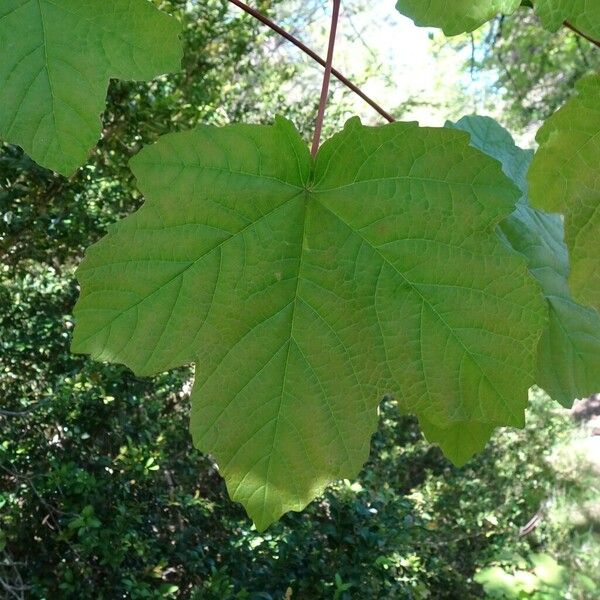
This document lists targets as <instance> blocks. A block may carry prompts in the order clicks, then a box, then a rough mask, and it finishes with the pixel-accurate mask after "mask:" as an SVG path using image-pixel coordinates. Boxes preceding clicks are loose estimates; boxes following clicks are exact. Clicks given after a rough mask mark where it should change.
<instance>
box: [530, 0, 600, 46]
mask: <svg viewBox="0 0 600 600" xmlns="http://www.w3.org/2000/svg"><path fill="white" fill-rule="evenodd" d="M535 11H536V13H537V14H538V16H539V17H540V20H541V21H542V23H543V24H544V26H545V27H546V28H547V29H549V30H550V31H557V30H559V29H560V28H561V27H562V25H563V23H564V21H569V22H570V23H571V24H572V25H574V26H575V27H576V28H577V29H579V30H580V31H582V32H583V33H585V34H587V35H589V36H590V37H592V38H594V39H596V40H600V2H598V1H597V0H535Z"/></svg>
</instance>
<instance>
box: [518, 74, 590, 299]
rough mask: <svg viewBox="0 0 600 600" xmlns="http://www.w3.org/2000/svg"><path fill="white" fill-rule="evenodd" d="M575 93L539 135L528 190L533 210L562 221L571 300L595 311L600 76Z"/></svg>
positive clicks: (582, 82)
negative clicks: (561, 217) (555, 215)
mask: <svg viewBox="0 0 600 600" xmlns="http://www.w3.org/2000/svg"><path fill="white" fill-rule="evenodd" d="M577 90H578V95H577V96H576V97H574V98H572V99H571V100H569V101H568V102H567V103H566V104H565V105H564V106H563V107H562V108H561V109H560V110H559V111H558V112H556V113H555V114H554V115H553V116H552V117H550V118H549V119H548V120H547V121H546V123H544V125H543V126H542V128H541V129H540V131H539V132H538V136H537V140H538V142H539V144H540V148H539V150H538V151H537V153H536V155H535V157H534V159H533V163H532V165H531V169H530V173H529V185H530V193H531V201H532V204H533V205H534V206H538V207H539V208H542V209H545V210H549V211H553V212H560V213H562V214H563V215H564V219H565V237H566V242H567V246H568V248H569V254H570V259H571V277H570V285H571V289H572V290H573V294H574V296H575V298H576V299H578V300H580V301H581V302H583V303H585V304H589V305H591V306H593V307H595V308H596V309H600V269H599V268H598V265H599V264H600V244H599V243H598V240H599V239H600V176H599V173H600V169H599V165H600V76H598V75H592V76H589V77H587V78H584V79H583V80H581V81H580V82H579V83H578V84H577Z"/></svg>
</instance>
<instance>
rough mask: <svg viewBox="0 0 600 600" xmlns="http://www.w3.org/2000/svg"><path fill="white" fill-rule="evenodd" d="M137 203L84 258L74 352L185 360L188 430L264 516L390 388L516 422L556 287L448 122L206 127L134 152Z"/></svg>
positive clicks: (131, 361) (330, 469)
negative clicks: (506, 237)
mask: <svg viewBox="0 0 600 600" xmlns="http://www.w3.org/2000/svg"><path fill="white" fill-rule="evenodd" d="M132 168H133V171H134V173H135V175H136V176H137V178H138V182H139V185H140V188H141V190H142V191H143V193H144V195H145V197H146V203H145V204H144V206H143V207H142V208H141V209H140V210H139V211H138V212H137V213H135V214H133V215H132V216H130V217H128V218H126V219H125V220H123V221H121V222H120V223H118V224H116V225H115V226H113V227H112V228H111V230H110V232H109V234H108V236H107V237H105V238H104V239H103V240H101V241H100V242H99V243H98V244H96V245H94V246H92V247H91V248H90V249H89V250H88V252H87V256H86V258H85V260H84V261H83V263H82V265H81V266H80V268H79V270H78V279H79V281H80V283H81V287H82V292H81V298H80V300H79V302H78V304H77V306H76V309H75V315H76V320H77V326H76V330H75V338H74V342H73V348H74V350H75V351H76V352H87V353H90V354H92V355H93V356H94V357H96V358H97V359H99V360H109V361H115V362H122V363H125V364H126V365H128V366H129V367H131V368H132V369H133V370H134V371H135V372H136V373H138V374H140V375H146V374H151V373H156V372H159V371H162V370H165V369H169V368H171V367H175V366H177V365H183V364H186V363H189V362H192V361H194V362H195V363H196V381H195V385H194V390H193V393H192V424H191V430H192V434H193V437H194V441H195V443H196V445H197V446H198V448H200V449H201V450H203V451H205V452H210V453H212V454H213V455H214V456H215V457H216V460H217V462H218V464H219V468H220V470H221V473H222V474H223V475H224V477H225V479H226V481H227V485H228V488H229V491H230V494H231V496H232V497H233V498H234V499H235V500H238V501H240V502H242V503H243V504H244V505H245V507H246V509H247V511H248V513H249V514H250V516H251V517H252V518H253V519H254V521H255V523H256V525H257V527H259V528H261V529H262V528H264V527H266V526H267V525H268V524H269V523H271V522H272V521H273V520H275V519H277V518H278V517H279V516H280V515H281V514H282V513H283V512H285V511H287V510H290V509H296V510H297V509H301V508H302V507H303V506H304V505H305V504H306V503H307V502H309V501H310V500H311V499H312V498H313V497H314V496H315V495H316V494H318V493H319V492H320V491H321V490H322V489H323V487H324V486H325V485H326V484H327V482H329V481H331V480H334V479H336V478H340V477H348V478H351V477H354V476H355V475H356V473H357V471H358V470H359V468H360V467H361V465H362V464H363V462H364V460H365V459H366V458H367V455H368V452H369V441H370V436H371V434H372V432H373V431H374V429H375V427H376V422H377V411H376V407H377V404H378V400H379V399H380V398H381V397H382V396H383V395H384V394H385V393H387V392H394V393H395V394H396V396H397V398H398V401H399V403H400V406H401V407H402V409H403V410H405V411H414V412H417V413H418V414H419V416H420V417H421V418H422V419H425V420H427V422H428V423H430V424H431V426H432V427H444V426H447V425H448V424H451V423H453V422H456V421H461V420H469V419H473V420H479V421H481V422H483V423H487V424H489V425H499V424H514V425H520V424H522V422H523V411H524V408H525V406H526V404H527V390H528V388H529V386H530V385H531V384H532V383H533V381H534V374H533V368H534V352H535V347H536V345H537V342H538V339H539V335H540V332H541V328H542V326H543V313H544V310H545V309H544V304H543V301H542V297H541V295H540V294H539V288H538V287H537V286H536V284H535V283H534V281H533V279H532V278H531V277H530V276H529V275H528V273H527V269H526V265H525V261H524V260H523V259H522V258H521V257H519V256H518V255H517V254H516V253H514V252H512V251H510V250H508V249H507V248H506V247H505V246H504V245H503V244H502V242H500V240H499V239H498V237H497V235H496V234H495V227H496V225H497V223H498V222H499V221H500V220H501V219H502V218H504V217H505V216H506V215H508V214H509V213H510V212H511V211H512V210H513V209H514V203H515V201H516V200H517V198H518V196H519V192H518V190H517V189H516V188H515V187H514V186H513V184H511V183H510V181H509V180H508V179H507V178H506V177H505V176H504V175H503V174H502V172H501V169H500V166H499V165H498V163H497V162H496V161H493V160H492V159H490V158H488V157H486V156H485V155H484V154H482V153H480V152H479V151H477V150H475V149H472V148H470V147H469V145H468V136H467V135H466V134H464V133H462V132H457V131H451V130H449V129H430V128H419V127H418V126H417V125H416V124H414V123H397V124H392V125H388V126H385V127H380V128H370V127H364V126H362V125H361V124H360V121H359V120H358V119H353V120H351V121H349V122H348V124H347V125H346V127H345V128H344V130H343V131H342V132H341V133H339V134H337V135H335V136H334V137H333V138H332V139H331V140H329V141H328V142H326V143H325V144H324V145H323V147H322V148H321V150H320V151H319V154H318V156H317V158H316V161H314V162H313V161H312V159H311V157H310V154H309V152H308V148H307V147H306V145H305V144H304V143H303V142H302V140H301V139H300V137H299V135H298V133H297V132H296V130H295V129H294V127H293V126H292V125H291V124H290V123H288V122H287V121H284V120H282V119H280V120H278V121H277V122H276V124H275V125H274V126H248V125H235V126H229V127H224V128H221V129H219V128H213V127H201V128H199V129H198V130H196V131H193V132H188V133H179V134H173V135H168V136H165V137H164V138H162V139H161V140H160V141H159V142H158V143H157V144H156V145H154V146H152V147H151V148H147V149H145V150H143V151H142V152H141V153H140V155H139V156H137V157H136V158H134V159H133V161H132Z"/></svg>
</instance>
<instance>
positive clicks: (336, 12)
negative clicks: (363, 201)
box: [310, 0, 341, 158]
mask: <svg viewBox="0 0 600 600" xmlns="http://www.w3.org/2000/svg"><path fill="white" fill-rule="evenodd" d="M340 1H341V0H333V13H332V15H331V28H330V30H329V46H328V48H327V64H326V65H325V73H323V86H322V87H321V98H320V100H319V112H318V113H317V122H316V124H315V135H314V137H313V142H312V149H311V151H310V153H311V154H312V156H313V158H314V157H315V156H317V152H318V151H319V145H320V143H321V131H322V130H323V119H324V118H325V107H326V106H327V98H328V97H329V82H330V81H331V69H332V64H333V50H334V48H335V36H336V33H337V25H338V18H339V16H340Z"/></svg>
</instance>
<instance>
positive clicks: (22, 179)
mask: <svg viewBox="0 0 600 600" xmlns="http://www.w3.org/2000/svg"><path fill="white" fill-rule="evenodd" d="M157 4H162V5H164V6H166V7H167V8H168V10H169V11H175V12H179V14H180V15H181V16H182V17H183V18H184V19H185V23H186V59H185V65H184V67H185V68H184V71H183V72H182V73H181V74H177V75H173V76H170V77H165V78H161V79H159V80H156V81H155V82H153V83H150V84H133V83H122V82H119V83H114V82H113V84H112V85H111V88H110V91H109V106H108V111H107V113H106V115H105V117H104V119H105V120H104V129H105V131H104V139H103V142H102V143H101V144H100V146H99V147H98V149H97V151H96V152H95V153H94V155H93V156H92V157H91V159H90V161H89V163H88V165H87V166H86V167H85V168H83V169H82V170H81V171H80V172H79V174H78V175H77V176H76V177H75V178H74V179H73V180H70V181H67V180H66V179H64V178H61V177H58V176H55V175H53V174H52V173H50V172H48V171H45V170H43V169H40V168H39V167H37V166H36V165H35V164H33V163H32V162H31V161H30V160H29V159H27V158H26V157H24V156H23V154H22V153H21V152H20V151H19V150H18V149H17V148H14V147H10V146H4V147H3V148H2V150H1V152H0V181H1V182H2V183H1V187H0V264H1V265H2V266H1V267H0V269H1V272H0V276H1V280H0V314H1V315H2V317H1V318H0V394H1V397H2V408H1V409H0V428H1V429H0V430H1V432H2V436H1V438H0V588H2V591H0V597H3V596H2V594H4V596H6V597H7V598H8V597H18V598H21V597H27V598H48V599H52V598H66V599H68V598H73V599H75V598H77V599H79V598H98V599H101V598H106V599H112V598H134V599H137V598H165V597H167V598H168V597H177V598H195V599H204V598H207V599H212V598H214V599H222V598H242V599H244V598H256V599H259V598H262V599H269V598H284V597H287V598H290V597H292V598H306V599H313V598H336V599H341V598H390V599H391V598H394V599H397V598H400V599H402V598H407V599H408V598H477V597H494V596H496V597H508V598H521V597H532V598H574V599H579V598H595V597H597V596H598V593H599V592H598V590H599V589H600V579H599V575H598V573H597V572H596V569H595V567H596V566H597V564H598V562H599V561H600V543H599V541H598V533H597V532H598V524H599V523H600V515H599V514H598V507H597V500H595V496H597V494H598V492H599V491H600V490H599V489H598V483H597V476H594V471H593V470H592V467H593V465H592V466H588V467H586V466H582V464H581V462H579V461H577V460H574V459H573V458H571V457H572V456H573V455H574V444H575V445H576V446H577V444H579V445H581V444H583V443H584V442H585V438H581V437H580V433H579V430H578V429H577V428H576V426H575V425H574V424H573V423H572V421H571V419H570V417H569V416H567V415H566V414H565V413H564V412H562V411H555V410H552V411H551V410H550V409H549V408H548V403H547V402H545V399H544V397H543V396H541V395H539V394H537V395H535V397H534V400H533V410H532V411H531V414H530V417H529V421H528V425H527V428H526V429H525V430H524V431H522V432H501V433H499V434H498V435H496V436H495V437H494V439H493V441H492V443H491V444H490V445H489V446H488V449H487V450H486V452H484V453H483V454H482V455H480V456H479V457H478V458H477V459H476V460H474V461H472V462H471V463H469V464H468V465H467V466H466V467H464V468H463V469H454V468H452V467H450V466H449V463H448V462H447V461H446V460H444V459H443V458H442V456H441V454H440V452H439V451H438V450H437V449H436V448H432V447H430V446H429V445H427V444H426V443H425V442H424V441H423V440H422V438H421V434H420V433H419V430H418V427H417V426H416V424H415V422H414V421H413V420H412V419H408V418H400V417H399V416H398V415H397V414H396V411H395V407H394V405H393V403H392V402H391V401H386V402H384V404H383V408H382V413H381V427H380V430H379V433H378V434H377V435H376V436H375V438H374V439H373V452H372V459H371V461H370V462H369V463H368V464H367V465H366V466H365V468H364V469H363V471H362V473H361V476H360V478H359V480H358V481H357V482H354V483H350V482H340V483H339V484H337V485H335V486H333V487H332V488H331V489H330V490H329V491H328V492H327V493H326V494H325V496H324V497H322V498H321V499H319V500H318V501H315V502H314V503H313V504H312V505H311V506H310V508H309V509H308V510H307V511H306V512H304V513H302V514H291V515H288V516H286V517H285V518H284V519H283V521H282V522H281V523H279V524H277V525H276V526H274V527H273V528H272V529H270V530H269V532H268V533H267V534H263V535H260V536H259V535H258V534H257V533H256V531H255V530H253V529H251V528H250V526H249V522H248V520H247V519H246V517H245V515H244V513H243V511H242V510H241V508H239V507H238V506H236V505H233V504H232V503H230V502H229V500H228V499H227V497H226V493H225V489H224V486H223V483H222V481H221V479H220V477H219V476H218V473H217V472H216V470H215V468H214V465H213V464H212V463H211V461H210V459H209V458H208V457H205V456H202V455H200V454H199V453H198V452H197V451H195V450H194V449H193V448H192V447H191V443H190V439H189V434H188V403H187V398H188V394H189V387H190V386H189V382H190V378H191V376H192V373H191V372H190V371H189V370H186V369H181V370H178V371H175V372H171V373H169V374H165V375H162V376H159V377H157V378H154V379H152V380H149V379H144V380H142V379H137V378H135V377H133V376H132V375H131V373H129V372H128V371H127V370H126V369H124V368H120V367H117V366H111V365H102V364H97V363H94V362H92V361H88V360H87V359H85V358H83V357H78V356H73V355H71V354H70V353H69V350H68V345H69V340H70V329H71V327H72V322H71V319H70V316H69V314H70V311H71V309H72V306H73V304H74V301H75V297H76V291H77V290H76V287H75V284H74V281H73V278H72V273H73V269H74V266H75V265H76V263H77V261H78V260H79V259H80V258H81V255H82V252H83V249H84V248H85V247H86V246H88V245H89V244H90V243H92V242H93V241H95V240H96V239H98V238H99V237H100V236H101V235H103V233H104V232H105V229H106V226H107V225H108V224H109V223H111V222H113V221H114V220H116V219H117V218H120V217H121V216H124V215H125V214H129V213H130V212H131V211H132V210H134V208H136V207H137V205H138V204H139V202H140V197H139V194H138V192H137V191H136V190H135V187H134V182H133V181H132V178H131V175H130V172H129V170H128V168H127V166H126V163H127V160H128V158H129V157H130V156H131V155H133V154H135V153H136V152H137V151H138V149H139V148H140V146H141V145H142V144H147V143H149V142H151V141H152V140H154V139H155V138H156V137H157V136H159V135H161V134H163V133H165V132H166V131H168V130H174V129H175V130H176V129H188V128H190V127H192V126H193V125H194V124H195V123H198V122H209V123H216V124H222V123H227V122H230V121H235V120H240V119H241V118H242V117H243V118H244V120H246V121H255V122H259V121H264V122H268V121H270V120H271V117H272V115H273V114H274V113H275V112H276V111H282V110H283V109H284V108H285V114H286V116H289V117H291V118H292V119H293V120H294V121H295V122H296V123H297V124H298V126H299V127H300V129H301V130H302V131H304V132H309V131H310V129H311V126H312V124H311V120H312V118H313V116H314V108H315V107H314V105H312V104H311V102H306V101H305V99H304V101H303V102H295V103H292V104H291V106H290V103H289V101H288V100H286V98H285V97H284V96H283V93H282V92H281V90H282V89H283V88H285V87H286V85H289V83H290V82H291V81H293V78H294V76H295V74H296V73H297V70H298V68H299V67H298V65H296V64H294V63H285V64H284V63H279V62H274V63H272V65H271V66H272V68H270V69H269V70H266V69H260V68H257V65H260V64H264V62H265V61H268V60H269V57H268V56H265V52H267V49H268V48H269V44H267V45H265V46H264V48H265V49H263V50H261V48H262V47H263V46H261V43H260V42H261V40H262V39H263V35H265V34H264V30H262V29H259V28H258V27H257V26H256V25H255V24H254V23H252V22H251V21H249V20H248V19H246V18H244V17H242V16H239V15H238V14H237V13H229V12H227V11H226V2H224V1H221V0H207V1H205V2H201V3H187V2H184V1H177V0H170V1H169V2H157ZM278 4H279V3H278V2H270V1H265V2H263V3H262V8H263V9H265V10H266V9H269V8H271V9H272V10H275V11H277V10H278ZM296 18H297V21H298V27H301V26H302V19H305V20H310V18H311V13H310V10H307V11H306V12H305V13H303V14H300V15H298V16H297V17H296ZM522 18H523V17H522V15H520V14H518V15H517V16H515V17H511V18H510V19H506V20H503V21H502V22H501V23H497V24H496V25H494V26H493V27H496V28H498V27H500V26H501V30H499V29H492V30H490V34H489V35H485V34H484V37H482V38H475V39H474V44H475V46H474V47H475V50H476V51H475V54H474V56H475V59H476V60H474V61H468V63H467V64H466V67H465V68H466V69H467V72H471V73H477V72H480V73H482V74H485V73H488V74H489V73H493V75H494V76H495V77H496V78H497V79H496V81H497V84H496V85H497V88H498V93H499V95H500V96H501V97H502V98H503V100H504V102H505V103H506V106H507V109H508V112H506V113H505V114H506V119H505V122H506V121H509V122H510V124H512V125H513V126H514V127H518V128H526V127H528V126H530V125H532V124H536V123H537V122H538V121H539V120H540V119H543V118H545V117H546V116H547V115H548V114H549V113H550V112H552V110H553V109H554V108H555V107H557V106H559V105H560V104H561V103H562V102H564V100H565V99H566V97H567V96H568V95H569V93H570V89H571V83H570V82H571V78H572V79H576V78H577V77H578V76H579V74H581V73H582V72H583V71H585V70H587V69H588V68H591V67H592V66H594V65H597V62H594V61H597V60H598V59H597V57H596V56H597V54H598V53H596V54H595V55H592V54H591V52H589V50H588V49H587V48H585V47H583V46H581V45H580V43H579V42H576V41H575V38H573V37H572V36H571V35H570V34H564V35H560V36H558V37H556V36H554V37H551V36H550V35H548V36H547V37H546V34H540V30H539V29H538V28H537V27H536V28H534V27H528V26H523V23H522V22H520V21H519V19H522ZM498 31H501V35H498ZM492 32H495V33H494V34H493V35H492ZM269 39H271V38H269ZM467 42H468V43H470V42H469V41H468V40H467ZM269 43H271V42H269ZM552 73H557V74H559V75H558V76H556V77H555V76H554V75H551V74H552ZM482 76H483V75H482ZM311 97H312V96H311ZM342 113H343V104H342V105H337V106H336V107H333V108H332V110H331V111H330V112H329V113H328V118H329V125H330V126H333V125H336V124H337V123H338V122H339V121H340V120H341V116H342ZM577 447H579V446H577ZM538 512H539V515H540V516H541V520H540V524H539V525H538V526H537V527H536V528H535V530H534V531H533V533H531V534H530V535H527V536H524V537H519V529H520V527H522V526H523V525H525V523H527V521H529V519H530V518H531V517H533V516H534V515H535V514H536V513H538ZM540 565H541V567H540Z"/></svg>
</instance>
